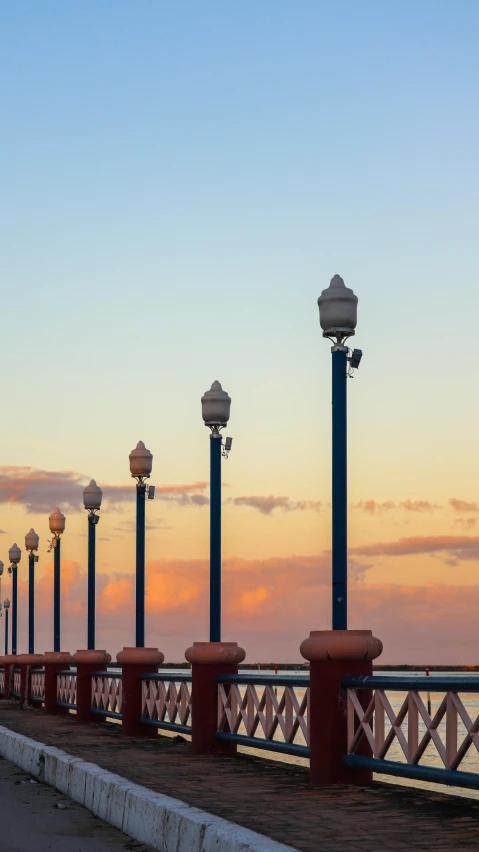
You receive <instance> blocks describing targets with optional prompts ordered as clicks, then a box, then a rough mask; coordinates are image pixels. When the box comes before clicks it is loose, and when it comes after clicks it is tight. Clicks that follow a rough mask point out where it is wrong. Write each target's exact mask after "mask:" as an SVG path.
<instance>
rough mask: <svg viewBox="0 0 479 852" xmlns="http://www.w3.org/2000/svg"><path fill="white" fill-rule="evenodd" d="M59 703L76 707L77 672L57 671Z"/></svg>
mask: <svg viewBox="0 0 479 852" xmlns="http://www.w3.org/2000/svg"><path fill="white" fill-rule="evenodd" d="M57 704H62V705H66V706H68V707H76V704H77V676H76V672H70V671H68V670H67V671H63V672H58V673H57Z"/></svg>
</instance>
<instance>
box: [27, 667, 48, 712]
mask: <svg viewBox="0 0 479 852" xmlns="http://www.w3.org/2000/svg"><path fill="white" fill-rule="evenodd" d="M30 675H31V684H30V701H37V702H38V703H39V704H40V703H42V702H43V701H45V669H31V671H30Z"/></svg>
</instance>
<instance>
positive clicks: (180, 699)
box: [141, 675, 191, 733]
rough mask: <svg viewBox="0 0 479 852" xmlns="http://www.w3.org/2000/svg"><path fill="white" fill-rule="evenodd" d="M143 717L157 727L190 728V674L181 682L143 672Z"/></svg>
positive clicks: (146, 721)
mask: <svg viewBox="0 0 479 852" xmlns="http://www.w3.org/2000/svg"><path fill="white" fill-rule="evenodd" d="M142 680H143V682H142V698H141V720H142V722H145V723H147V724H154V725H156V727H158V728H164V729H171V730H174V729H177V730H180V729H182V730H183V731H184V732H186V733H188V732H189V731H190V730H191V690H190V686H191V677H190V678H186V677H185V678H184V679H183V678H182V680H181V681H180V682H178V681H177V680H175V679H174V676H173V678H169V677H164V676H158V675H144V676H143V679H142Z"/></svg>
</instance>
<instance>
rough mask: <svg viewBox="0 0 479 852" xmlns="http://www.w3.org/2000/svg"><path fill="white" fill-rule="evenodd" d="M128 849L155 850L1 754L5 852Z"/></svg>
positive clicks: (0, 847)
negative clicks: (33, 782)
mask: <svg viewBox="0 0 479 852" xmlns="http://www.w3.org/2000/svg"><path fill="white" fill-rule="evenodd" d="M59 805H61V807H58V806H59ZM125 850H132V852H154V850H153V849H152V848H151V847H150V846H145V845H144V844H143V843H138V842H137V841H136V840H132V839H131V838H129V837H127V836H126V834H122V833H121V831H117V830H116V829H115V828H112V827H111V826H110V825H108V824H107V823H105V822H102V820H100V819H98V818H97V817H95V816H93V814H91V813H90V811H87V810H86V809H85V808H82V807H81V806H80V805H77V804H76V803H75V802H72V801H71V800H70V799H67V798H66V797H65V796H63V795H62V794H61V793H57V792H56V790H53V788H52V787H47V786H46V784H38V783H35V784H32V783H30V777H29V776H28V775H26V774H25V773H24V772H22V770H21V769H18V768H17V767H16V766H14V765H13V764H12V763H9V762H8V761H7V760H4V759H3V758H1V757H0V852H125Z"/></svg>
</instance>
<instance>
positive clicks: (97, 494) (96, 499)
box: [83, 479, 103, 509]
mask: <svg viewBox="0 0 479 852" xmlns="http://www.w3.org/2000/svg"><path fill="white" fill-rule="evenodd" d="M102 497H103V491H102V490H101V488H100V487H99V486H98V485H97V484H96V482H95V480H94V479H92V480H91V481H90V484H89V485H87V487H86V488H84V489H83V505H84V506H85V509H99V508H100V506H101V499H102Z"/></svg>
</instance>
